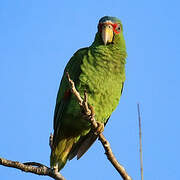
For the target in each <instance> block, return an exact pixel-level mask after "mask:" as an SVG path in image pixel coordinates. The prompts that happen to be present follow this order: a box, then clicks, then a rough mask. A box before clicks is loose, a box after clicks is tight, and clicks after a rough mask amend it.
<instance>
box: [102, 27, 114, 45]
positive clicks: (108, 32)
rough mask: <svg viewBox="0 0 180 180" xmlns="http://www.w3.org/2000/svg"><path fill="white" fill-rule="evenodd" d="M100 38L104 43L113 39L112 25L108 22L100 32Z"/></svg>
mask: <svg viewBox="0 0 180 180" xmlns="http://www.w3.org/2000/svg"><path fill="white" fill-rule="evenodd" d="M101 36H102V40H103V42H104V45H106V44H107V43H111V42H112V41H113V36H114V34H113V27H112V26H111V25H110V24H104V25H103V26H102V32H101Z"/></svg>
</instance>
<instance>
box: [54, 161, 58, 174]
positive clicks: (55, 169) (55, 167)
mask: <svg viewBox="0 0 180 180" xmlns="http://www.w3.org/2000/svg"><path fill="white" fill-rule="evenodd" d="M53 171H54V172H55V173H56V172H58V163H56V165H55V166H54V167H53Z"/></svg>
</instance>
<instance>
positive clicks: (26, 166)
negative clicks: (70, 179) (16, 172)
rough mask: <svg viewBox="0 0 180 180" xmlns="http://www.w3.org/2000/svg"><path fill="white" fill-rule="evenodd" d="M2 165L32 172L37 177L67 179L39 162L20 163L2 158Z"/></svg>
mask: <svg viewBox="0 0 180 180" xmlns="http://www.w3.org/2000/svg"><path fill="white" fill-rule="evenodd" d="M0 165H3V166H7V167H12V168H16V169H20V170H22V171H24V172H30V173H33V174H37V175H42V176H49V177H52V178H53V179H55V180H65V178H64V177H63V176H62V175H61V174H60V173H59V172H56V171H54V170H53V169H51V168H48V167H47V166H45V165H43V164H40V163H37V162H26V163H20V162H18V161H11V160H7V159H4V158H0ZM34 166H35V167H34Z"/></svg>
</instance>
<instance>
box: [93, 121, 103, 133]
mask: <svg viewBox="0 0 180 180" xmlns="http://www.w3.org/2000/svg"><path fill="white" fill-rule="evenodd" d="M97 125H98V126H97V128H96V129H95V130H94V134H95V135H97V136H98V135H99V134H101V133H102V132H103V131H104V123H101V122H97Z"/></svg>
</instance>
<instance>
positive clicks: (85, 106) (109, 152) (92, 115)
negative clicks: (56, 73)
mask: <svg viewBox="0 0 180 180" xmlns="http://www.w3.org/2000/svg"><path fill="white" fill-rule="evenodd" d="M66 75H67V78H68V81H69V84H70V86H71V92H72V93H73V94H74V95H75V97H76V98H77V101H78V102H79V105H80V107H81V108H82V109H83V110H84V114H85V115H86V116H87V117H88V118H87V119H88V120H89V121H90V122H91V125H92V126H93V127H94V129H96V128H97V127H98V123H97V122H96V120H95V113H94V111H93V108H92V107H91V106H90V107H88V102H87V93H86V92H84V99H82V98H81V96H80V94H79V92H78V91H77V90H76V88H75V84H74V82H73V80H72V79H71V78H70V76H69V73H68V72H66ZM99 140H100V141H101V143H102V145H103V147H104V150H105V154H106V156H107V158H108V160H109V161H110V162H111V164H112V165H113V166H114V168H115V169H116V170H117V171H118V173H119V174H120V175H121V177H122V178H123V180H132V179H131V177H130V176H129V175H128V173H127V172H126V170H125V168H124V167H123V166H122V165H120V164H119V162H118V161H117V159H116V157H115V156H114V154H113V152H112V150H111V147H110V144H109V142H108V141H107V140H106V138H105V137H104V135H103V134H102V133H100V134H99Z"/></svg>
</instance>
